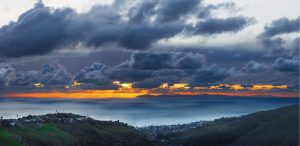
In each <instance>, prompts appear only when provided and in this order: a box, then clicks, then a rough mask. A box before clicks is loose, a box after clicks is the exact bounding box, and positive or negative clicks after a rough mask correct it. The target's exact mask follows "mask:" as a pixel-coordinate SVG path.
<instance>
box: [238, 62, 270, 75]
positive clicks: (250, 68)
mask: <svg viewBox="0 0 300 146" xmlns="http://www.w3.org/2000/svg"><path fill="white" fill-rule="evenodd" d="M267 68H268V67H267V65H265V64H263V63H259V62H256V61H254V60H251V61H249V62H248V63H247V64H246V65H245V66H243V67H242V68H241V71H243V72H245V73H259V72H262V71H264V70H266V69H267Z"/></svg>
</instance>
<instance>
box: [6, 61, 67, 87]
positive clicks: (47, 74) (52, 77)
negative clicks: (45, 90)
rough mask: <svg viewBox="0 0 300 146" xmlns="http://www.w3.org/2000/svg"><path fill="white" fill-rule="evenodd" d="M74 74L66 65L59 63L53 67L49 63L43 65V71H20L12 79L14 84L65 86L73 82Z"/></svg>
mask: <svg viewBox="0 0 300 146" xmlns="http://www.w3.org/2000/svg"><path fill="white" fill-rule="evenodd" d="M71 81H72V75H71V74H70V73H68V71H67V70H66V68H65V67H63V66H61V65H58V66H57V68H53V67H52V66H50V65H49V64H45V65H43V66H42V69H41V71H19V72H17V74H16V76H15V79H14V80H11V82H10V84H11V85H13V86H33V85H34V84H35V83H42V84H45V85H57V86H63V85H66V84H69V83H71Z"/></svg>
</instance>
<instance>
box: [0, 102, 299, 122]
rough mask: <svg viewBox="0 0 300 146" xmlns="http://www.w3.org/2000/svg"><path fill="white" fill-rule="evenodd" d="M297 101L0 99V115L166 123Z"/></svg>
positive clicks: (254, 110) (220, 115) (227, 114)
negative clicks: (62, 114)
mask: <svg viewBox="0 0 300 146" xmlns="http://www.w3.org/2000/svg"><path fill="white" fill-rule="evenodd" d="M291 104H299V99H295V98H294V99H291V98H258V97H215V96H210V97H203V96H201V97H194V96H193V97H142V98H136V99H81V100H78V99H76V100H72V99H16V98H0V116H3V117H4V118H17V115H18V116H19V117H22V116H27V115H30V114H31V115H41V114H47V113H55V112H57V111H58V112H70V113H75V114H80V115H85V116H90V117H92V118H94V119H97V120H114V121H115V120H120V121H122V122H126V123H128V124H130V125H133V126H147V125H168V124H178V123H189V122H194V121H200V120H213V119H216V118H220V117H231V116H240V115H245V114H249V113H253V112H256V111H262V110H269V109H274V108H278V107H282V106H286V105H291Z"/></svg>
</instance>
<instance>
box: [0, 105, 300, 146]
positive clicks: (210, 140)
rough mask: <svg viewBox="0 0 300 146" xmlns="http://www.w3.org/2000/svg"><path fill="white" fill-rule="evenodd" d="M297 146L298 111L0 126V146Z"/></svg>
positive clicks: (54, 119) (60, 117) (36, 120)
mask: <svg viewBox="0 0 300 146" xmlns="http://www.w3.org/2000/svg"><path fill="white" fill-rule="evenodd" d="M23 145H24V146H27V145H28V146H71V145H72V146H73V145H74V146H155V145H159V146H181V145H182V146H200V145H201V146H299V105H293V106H287V107H283V108H279V109H275V110H270V111H262V112H257V113H253V114H249V115H246V116H241V117H233V118H221V119H217V120H214V121H199V122H193V123H189V124H180V125H166V126H149V127H143V128H134V127H132V126H129V125H127V124H125V123H122V122H119V121H97V120H94V119H92V118H89V117H85V116H80V115H74V114H68V113H56V114H47V115H42V116H27V117H23V118H19V119H1V120H0V146H23Z"/></svg>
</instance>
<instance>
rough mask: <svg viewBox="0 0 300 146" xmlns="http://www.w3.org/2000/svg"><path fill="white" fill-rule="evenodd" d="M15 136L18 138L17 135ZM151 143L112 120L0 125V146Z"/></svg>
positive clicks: (131, 129)
mask: <svg viewBox="0 0 300 146" xmlns="http://www.w3.org/2000/svg"><path fill="white" fill-rule="evenodd" d="M16 138H18V139H16ZM21 143H23V144H24V145H30V146H65V145H78V146H81V145H82V146H85V145H101V146H106V145H107V146H110V145H122V146H134V145H136V146H139V145H145V146H148V145H153V144H152V142H150V141H149V140H147V139H146V138H144V137H142V136H141V135H140V134H139V133H137V131H136V130H135V128H133V127H130V126H126V125H124V124H116V123H112V122H100V121H85V122H74V123H70V124H65V123H43V124H39V125H32V124H31V125H26V126H24V127H17V128H6V129H0V146H22V144H21Z"/></svg>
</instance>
